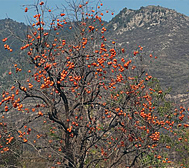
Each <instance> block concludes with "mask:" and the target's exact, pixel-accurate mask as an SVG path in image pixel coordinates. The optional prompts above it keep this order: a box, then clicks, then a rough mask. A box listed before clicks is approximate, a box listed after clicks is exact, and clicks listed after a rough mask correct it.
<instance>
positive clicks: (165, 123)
mask: <svg viewBox="0 0 189 168" xmlns="http://www.w3.org/2000/svg"><path fill="white" fill-rule="evenodd" d="M102 6H103V4H102V3H98V5H97V6H96V8H92V7H90V5H89V2H88V1H87V2H84V1H81V2H80V3H76V2H74V1H72V3H68V6H67V7H64V6H63V7H62V8H61V9H60V8H59V9H58V10H61V11H60V13H59V14H58V15H55V14H53V11H52V9H50V8H48V7H47V5H46V4H45V3H44V2H37V4H35V5H29V6H26V8H25V12H28V11H29V10H32V9H34V10H35V11H36V15H34V20H31V21H30V23H31V27H30V28H28V30H27V32H28V34H27V36H26V39H25V40H23V46H21V48H20V49H21V53H22V55H24V57H26V59H28V60H29V62H30V68H28V70H27V72H22V69H21V68H20V67H21V65H20V64H16V63H15V65H14V69H15V72H10V73H9V75H11V76H12V78H13V79H15V83H14V85H13V86H11V88H10V89H9V90H7V91H5V92H4V93H3V94H2V100H1V103H0V104H1V107H2V110H1V115H2V116H3V117H2V119H3V120H4V121H2V124H3V123H4V122H7V123H11V122H13V123H14V128H12V129H11V131H16V132H17V134H18V137H14V138H12V139H17V140H18V141H20V142H23V143H24V144H28V145H29V146H31V147H32V148H33V149H35V151H37V153H38V155H39V157H41V158H45V159H46V161H47V166H49V165H50V166H60V167H79V168H82V167H96V166H97V167H116V166H119V165H120V166H122V167H132V166H136V165H137V166H142V167H144V166H146V165H152V162H150V160H148V163H146V162H145V161H142V160H145V158H146V157H148V156H149V155H152V156H153V157H154V155H156V156H157V157H156V158H157V159H158V161H159V160H161V159H162V156H161V154H159V153H158V150H157V149H158V147H159V146H158V145H159V140H160V137H161V134H164V133H165V131H168V132H169V130H167V128H168V127H171V125H172V124H173V123H174V122H172V121H173V117H172V110H171V108H169V109H168V108H167V111H166V110H162V109H166V107H167V104H166V102H165V100H164V98H165V93H164V92H162V90H161V89H160V88H159V87H157V85H156V82H155V80H154V79H153V77H152V76H150V75H149V74H148V73H147V71H146V70H145V66H144V59H146V60H147V59H153V58H150V57H152V55H150V57H149V56H146V55H144V53H143V47H141V46H139V47H137V49H136V50H135V51H134V52H133V53H132V54H130V55H128V54H126V49H124V48H119V47H117V45H116V42H115V41H114V40H113V39H112V40H107V39H108V37H107V38H106V31H107V30H106V27H105V25H104V22H103V21H102V16H103V15H104V14H103V11H102V9H101V8H102ZM69 8H70V9H69ZM56 13H57V11H56ZM106 13H108V11H106ZM13 35H14V33H13ZM7 40H8V39H7V38H6V37H5V39H3V41H4V42H5V43H6V41H7ZM7 45H8V44H6V45H5V46H7ZM8 46H9V45H8ZM5 49H8V50H10V49H11V45H10V46H9V48H7V47H6V48H5ZM11 52H13V51H12V50H11ZM20 73H25V76H26V80H24V81H23V80H17V78H15V75H19V74H20ZM13 113H14V115H15V116H17V118H19V120H17V121H15V120H9V119H7V117H8V116H9V115H10V114H13ZM163 130H164V131H163ZM170 130H171V128H170ZM9 133H10V132H7V133H6V135H4V136H9V137H11V136H10V134H9ZM12 139H10V138H7V139H5V141H6V140H7V141H8V142H9V143H11V141H12ZM6 145H8V144H6V143H5V144H4V146H3V147H2V151H3V150H4V151H3V152H2V153H4V152H6V151H7V152H8V147H7V146H6ZM160 145H161V146H162V144H161V143H160ZM5 149H7V150H6V151H5ZM153 164H155V163H153Z"/></svg>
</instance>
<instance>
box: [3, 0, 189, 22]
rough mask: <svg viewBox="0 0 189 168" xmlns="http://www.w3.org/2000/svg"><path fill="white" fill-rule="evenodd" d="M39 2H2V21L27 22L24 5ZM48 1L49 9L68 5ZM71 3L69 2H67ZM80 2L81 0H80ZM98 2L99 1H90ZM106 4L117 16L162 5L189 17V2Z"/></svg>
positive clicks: (108, 0) (120, 0)
mask: <svg viewBox="0 0 189 168" xmlns="http://www.w3.org/2000/svg"><path fill="white" fill-rule="evenodd" d="M36 1H37V0H0V19H4V18H7V17H8V18H11V19H13V20H16V21H18V22H26V20H27V19H26V16H33V13H31V12H30V11H29V12H28V13H25V12H24V7H23V5H27V4H33V3H34V2H36ZM44 1H45V2H46V1H47V4H48V6H49V7H53V6H54V7H55V5H57V6H60V5H61V4H66V3H65V1H66V0H44ZM67 1H69V0H67ZM78 1H79V0H78ZM90 1H96V2H97V0H90ZM101 2H102V3H103V4H104V8H103V9H106V8H107V9H111V10H112V11H114V12H115V14H117V13H119V12H120V10H122V9H123V8H125V7H127V8H129V9H139V8H140V7H141V6H144V7H145V6H148V5H160V6H163V7H167V8H170V9H175V10H176V11H178V12H180V13H183V14H185V15H187V16H189V0H101ZM111 17H112V16H111V15H109V14H108V15H107V14H106V15H105V16H104V19H105V20H110V19H111Z"/></svg>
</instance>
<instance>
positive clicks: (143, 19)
mask: <svg viewBox="0 0 189 168" xmlns="http://www.w3.org/2000/svg"><path fill="white" fill-rule="evenodd" d="M168 22H171V23H174V24H175V23H177V22H180V23H182V24H183V25H182V27H183V26H188V25H189V18H188V17H187V16H185V15H183V14H181V13H178V12H176V11H175V10H172V9H168V8H164V7H161V6H153V5H150V6H147V7H141V8H140V9H138V10H131V9H127V8H124V9H123V10H122V11H121V12H120V13H119V14H118V15H116V16H115V17H114V18H113V19H112V20H111V21H110V23H109V28H113V29H114V30H115V31H117V33H118V34H121V33H122V32H124V31H130V30H133V29H137V28H140V27H145V28H148V29H149V28H150V27H153V26H162V25H167V23H168ZM110 26H111V27H110Z"/></svg>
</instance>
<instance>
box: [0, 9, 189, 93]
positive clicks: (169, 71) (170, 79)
mask: <svg viewBox="0 0 189 168" xmlns="http://www.w3.org/2000/svg"><path fill="white" fill-rule="evenodd" d="M104 24H105V27H106V28H107V32H106V33H107V34H106V37H107V39H108V38H109V39H116V45H119V46H122V47H124V48H126V50H127V51H126V53H133V51H134V50H135V49H136V48H137V46H138V45H141V46H143V47H144V51H145V53H144V59H145V60H146V65H147V64H151V65H150V66H149V69H148V71H149V72H150V74H152V75H153V76H154V77H157V78H158V79H159V80H160V82H161V85H162V86H163V88H169V87H171V88H172V90H171V94H173V95H177V94H178V93H180V94H183V93H187V90H189V86H188V83H189V47H188V45H189V17H187V16H185V15H183V14H180V13H178V12H176V11H175V10H172V9H168V8H164V7H160V6H147V7H141V8H140V9H139V10H132V9H127V8H124V9H123V10H122V11H120V13H119V14H118V15H116V16H115V17H114V18H112V20H111V21H109V22H104ZM8 27H9V28H11V29H12V32H16V33H15V34H17V35H19V36H22V37H23V36H24V35H25V34H26V31H27V26H26V25H24V24H23V23H17V22H15V21H13V20H11V19H4V20H0V32H1V33H0V39H2V38H4V37H5V36H6V33H7V32H6V31H7V30H8V29H7V28H8ZM7 34H8V33H7ZM9 40H10V41H11V40H12V43H14V45H12V46H13V47H14V50H15V51H18V50H19V47H20V44H21V43H20V42H18V41H14V39H9ZM3 45H4V44H3V43H2V42H0V53H1V55H0V59H1V60H2V61H1V63H0V76H1V80H3V79H6V77H7V76H8V75H7V74H5V73H3V72H4V70H5V69H6V68H7V63H8V62H10V61H9V60H11V59H10V58H13V59H12V60H14V59H15V58H19V54H18V55H15V53H14V55H12V53H9V52H5V50H4V48H3ZM150 54H152V55H153V57H155V56H157V58H158V59H156V60H155V61H154V60H153V61H152V63H151V62H149V60H150V57H149V55H150ZM130 55H131V56H130V57H132V54H130ZM5 65H6V66H5ZM4 81H7V80H4ZM0 86H2V84H0Z"/></svg>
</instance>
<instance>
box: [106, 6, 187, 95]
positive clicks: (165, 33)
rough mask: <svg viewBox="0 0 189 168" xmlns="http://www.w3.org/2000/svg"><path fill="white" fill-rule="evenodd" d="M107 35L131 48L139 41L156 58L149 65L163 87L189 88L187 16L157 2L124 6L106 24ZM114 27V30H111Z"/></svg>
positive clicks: (147, 56)
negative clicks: (138, 5) (138, 6)
mask: <svg viewBox="0 0 189 168" xmlns="http://www.w3.org/2000/svg"><path fill="white" fill-rule="evenodd" d="M106 26H107V30H109V34H108V37H109V38H113V39H117V43H118V45H121V46H122V47H125V48H126V49H127V51H128V53H129V52H132V51H133V49H135V48H136V47H137V46H138V45H141V46H143V47H144V48H145V51H146V54H145V55H144V57H146V60H149V55H150V54H152V55H153V56H157V57H158V59H157V60H156V61H154V62H153V64H152V66H151V67H150V66H149V71H150V72H151V73H152V74H153V76H155V77H157V78H158V79H159V80H160V82H161V84H162V86H163V87H164V88H168V87H171V88H172V91H171V93H172V94H175V95H176V94H178V93H186V92H187V90H188V89H189V86H188V83H189V47H188V45H189V17H187V16H185V15H183V14H180V13H177V12H176V11H175V10H171V9H168V8H163V7H160V6H147V7H141V8H140V9H139V10H131V9H127V8H124V9H123V10H122V11H121V12H120V13H119V14H118V15H116V16H115V17H114V18H113V19H112V20H111V21H110V22H109V23H108V24H107V25H106ZM112 31H114V33H112Z"/></svg>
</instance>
